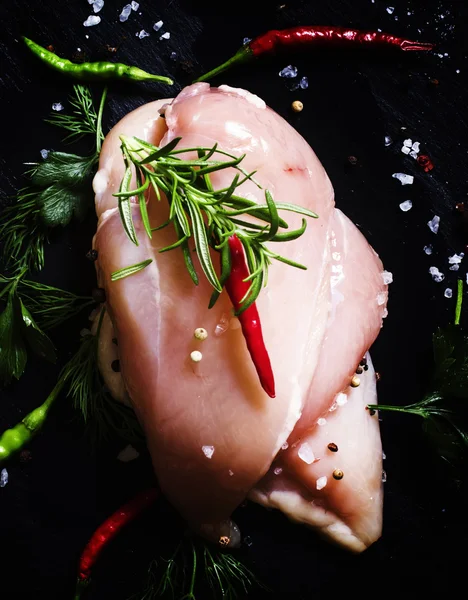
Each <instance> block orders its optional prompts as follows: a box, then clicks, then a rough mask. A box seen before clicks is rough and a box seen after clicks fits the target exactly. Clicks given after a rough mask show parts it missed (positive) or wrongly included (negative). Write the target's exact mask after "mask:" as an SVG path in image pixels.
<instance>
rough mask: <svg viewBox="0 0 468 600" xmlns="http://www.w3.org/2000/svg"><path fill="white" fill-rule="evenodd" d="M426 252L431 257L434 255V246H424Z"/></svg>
mask: <svg viewBox="0 0 468 600" xmlns="http://www.w3.org/2000/svg"><path fill="white" fill-rule="evenodd" d="M424 252H425V253H426V254H427V255H428V256H429V255H430V254H432V246H431V245H430V244H429V246H424Z"/></svg>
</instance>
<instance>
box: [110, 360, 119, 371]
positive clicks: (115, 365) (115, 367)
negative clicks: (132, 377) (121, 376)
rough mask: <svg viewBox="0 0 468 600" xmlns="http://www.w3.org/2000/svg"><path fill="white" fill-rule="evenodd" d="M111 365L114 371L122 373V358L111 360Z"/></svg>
mask: <svg viewBox="0 0 468 600" xmlns="http://www.w3.org/2000/svg"><path fill="white" fill-rule="evenodd" d="M111 367H112V370H113V371H114V373H120V360H119V359H118V358H117V359H116V360H113V361H112V362H111Z"/></svg>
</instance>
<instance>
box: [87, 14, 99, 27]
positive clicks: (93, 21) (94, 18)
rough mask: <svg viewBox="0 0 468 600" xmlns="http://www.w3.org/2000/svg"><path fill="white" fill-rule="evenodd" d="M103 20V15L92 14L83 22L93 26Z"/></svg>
mask: <svg viewBox="0 0 468 600" xmlns="http://www.w3.org/2000/svg"><path fill="white" fill-rule="evenodd" d="M100 22H101V17H97V16H96V15H90V16H89V17H88V18H87V19H86V21H85V22H84V23H83V25H84V26H85V27H93V25H99V23H100Z"/></svg>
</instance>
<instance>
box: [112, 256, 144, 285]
mask: <svg viewBox="0 0 468 600" xmlns="http://www.w3.org/2000/svg"><path fill="white" fill-rule="evenodd" d="M152 262H153V259H152V258H147V259H146V260H143V261H142V262H140V263H137V264H136V265H131V266H130V267H124V268H123V269H119V270H118V271H114V272H113V273H112V275H111V281H118V280H119V279H123V278H124V277H129V276H130V275H134V274H135V273H138V272H139V271H142V270H143V269H144V268H146V267H147V266H148V265H150V264H151V263H152Z"/></svg>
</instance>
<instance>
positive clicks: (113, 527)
mask: <svg viewBox="0 0 468 600" xmlns="http://www.w3.org/2000/svg"><path fill="white" fill-rule="evenodd" d="M158 495H159V492H158V490H157V489H156V488H151V489H149V490H146V491H145V492H142V493H140V494H138V495H137V496H135V498H133V499H132V500H130V501H129V502H127V503H126V504H124V505H123V506H121V507H120V508H119V509H117V510H116V511H115V512H114V513H113V514H112V515H111V516H110V517H109V518H108V519H106V520H105V521H104V523H102V525H100V526H99V527H98V528H97V529H96V531H95V532H94V533H93V535H92V536H91V539H90V540H89V542H88V543H87V544H86V547H85V549H84V550H83V552H82V554H81V557H80V563H79V571H78V582H77V587H76V592H75V600H79V598H80V595H81V592H82V591H83V589H84V588H86V586H87V585H88V583H89V577H90V575H91V569H92V567H93V565H94V563H95V562H96V560H97V559H98V557H99V555H100V554H101V552H102V550H103V548H104V547H105V546H106V545H107V544H108V543H109V542H110V541H111V540H112V539H114V537H115V536H116V535H117V534H118V533H119V531H120V530H121V529H122V528H123V527H125V525H127V523H130V522H131V521H133V519H135V518H136V517H137V516H138V515H139V514H140V513H142V512H143V511H144V510H145V509H146V508H148V507H149V506H151V504H153V502H154V501H155V500H156V498H157V497H158Z"/></svg>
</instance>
